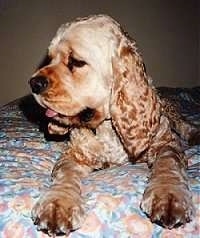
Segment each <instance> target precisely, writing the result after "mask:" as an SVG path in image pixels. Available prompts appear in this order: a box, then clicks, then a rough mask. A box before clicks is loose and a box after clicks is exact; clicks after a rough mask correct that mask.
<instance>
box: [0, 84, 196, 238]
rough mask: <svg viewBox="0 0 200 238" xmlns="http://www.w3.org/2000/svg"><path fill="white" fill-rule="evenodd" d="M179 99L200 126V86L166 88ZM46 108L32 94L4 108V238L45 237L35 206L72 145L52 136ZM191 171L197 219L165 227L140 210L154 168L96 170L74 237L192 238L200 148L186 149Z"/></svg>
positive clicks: (0, 159) (0, 118)
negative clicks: (34, 217)
mask: <svg viewBox="0 0 200 238" xmlns="http://www.w3.org/2000/svg"><path fill="white" fill-rule="evenodd" d="M160 92H162V94H165V95H167V96H168V97H170V98H171V99H172V100H175V101H176V102H179V104H180V109H181V112H182V113H183V115H184V116H185V117H186V118H187V119H188V120H190V121H191V122H192V123H194V124H196V125H197V126H200V88H193V89H169V88H160ZM43 125H45V119H44V118H43V117H42V109H40V108H38V107H37V105H36V104H35V103H34V101H33V98H32V97H31V96H26V97H24V98H22V99H18V100H16V101H14V102H12V103H9V104H8V105H5V106H3V107H2V108H1V109H0V237H1V238H45V237H48V235H46V234H44V233H42V232H39V231H37V229H36V227H35V226H34V225H33V223H32V220H31V217H30V216H31V214H30V211H31V208H32V206H33V204H34V203H35V202H36V200H37V199H38V197H39V195H40V193H41V192H42V191H43V190H44V189H45V188H47V187H48V186H49V185H50V183H51V170H52V168H53V165H54V163H55V162H56V161H57V160H58V159H59V156H60V154H61V151H62V150H63V149H64V148H65V147H66V146H67V143H66V141H67V138H62V139H61V140H60V139H59V138H49V137H48V136H47V135H46V133H45V130H44V131H41V128H44V126H43ZM186 153H187V155H188V157H189V158H190V159H189V169H188V174H189V178H190V183H191V189H192V192H193V200H194V204H195V207H196V216H195V218H194V220H193V221H192V222H190V223H188V224H187V225H185V226H184V227H180V228H177V229H172V230H168V229H164V228H162V227H160V226H158V225H156V224H152V223H151V222H150V220H149V219H148V218H147V217H146V216H145V214H143V212H142V211H141V210H140V207H139V205H140V201H141V199H142V194H143V192H144V189H145V186H146V182H147V175H148V168H147V166H146V165H145V164H136V165H132V164H125V165H123V166H121V167H115V168H111V169H105V170H101V171H96V172H94V173H93V174H91V176H90V177H88V178H86V179H84V180H83V181H82V188H83V196H84V198H85V201H86V211H87V217H86V219H85V221H84V223H83V225H82V228H81V229H79V230H76V231H74V232H72V233H70V235H69V237H70V238H92V237H95V238H103V237H105V238H128V237H129V238H131V237H133V238H137V237H141V238H143V237H144V238H147V237H162V238H167V237H170V238H173V237H179V238H180V237H184V238H185V237H186V238H187V237H188V238H197V237H199V234H200V175H199V167H200V146H193V147H190V148H189V147H188V148H186Z"/></svg>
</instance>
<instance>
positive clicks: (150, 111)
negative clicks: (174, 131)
mask: <svg viewBox="0 0 200 238" xmlns="http://www.w3.org/2000/svg"><path fill="white" fill-rule="evenodd" d="M112 65H113V78H114V79H113V85H112V93H111V108H110V109H111V110H110V112H111V117H112V121H113V125H114V127H115V128H116V131H117V133H118V134H119V136H120V138H121V141H122V143H123V144H124V147H125V149H126V150H127V152H128V154H129V155H130V156H131V157H132V159H137V158H138V156H139V155H141V153H142V152H144V151H145V150H146V149H147V148H148V146H149V142H150V138H151V137H152V136H153V134H154V131H155V130H156V127H157V125H158V123H159V117H160V103H159V102H158V98H157V96H156V93H155V92H154V89H153V87H152V86H151V83H150V80H149V79H148V77H147V75H146V72H145V66H144V63H143V61H142V58H141V56H140V55H139V54H138V52H137V49H136V46H135V43H134V42H131V41H130V40H129V39H128V38H127V37H126V36H124V39H122V40H121V43H120V46H119V48H118V50H117V53H116V55H115V56H114V57H113V62H112Z"/></svg>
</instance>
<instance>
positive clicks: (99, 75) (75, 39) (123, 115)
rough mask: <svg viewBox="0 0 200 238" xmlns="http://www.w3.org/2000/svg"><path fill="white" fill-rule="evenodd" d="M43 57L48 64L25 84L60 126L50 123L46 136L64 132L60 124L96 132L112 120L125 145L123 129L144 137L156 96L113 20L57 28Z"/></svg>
mask: <svg viewBox="0 0 200 238" xmlns="http://www.w3.org/2000/svg"><path fill="white" fill-rule="evenodd" d="M48 54H49V57H50V58H51V62H50V63H49V64H48V65H47V66H45V67H43V68H41V69H39V70H38V71H37V72H36V73H35V74H34V75H33V76H32V78H31V79H30V86H31V89H32V92H33V94H34V96H35V98H36V100H37V102H38V103H39V104H40V105H42V106H43V107H45V108H46V116H47V117H51V118H53V119H54V120H55V121H58V122H59V123H60V125H52V124H50V126H49V131H50V132H52V133H65V132H66V131H65V130H63V131H62V130H61V128H62V127H61V124H63V125H66V126H71V125H73V126H74V125H75V126H80V125H84V126H87V127H91V128H96V127H97V126H98V125H99V124H100V123H101V122H102V121H104V120H105V119H112V120H113V124H114V126H115V127H116V129H117V131H118V132H119V134H120V136H121V138H122V141H123V142H124V143H125V144H126V145H128V143H129V141H127V132H128V131H131V133H133V134H137V135H138V134H140V138H144V139H145V137H146V138H147V137H148V132H149V129H150V130H151V128H152V126H153V124H155V123H156V122H157V119H158V118H157V116H156V113H154V112H153V113H152V111H156V110H157V106H156V105H157V102H156V97H155V95H154V93H153V90H152V88H151V87H150V85H149V80H148V77H147V75H146V72H145V68H144V64H143V61H142V59H141V57H140V55H139V54H138V52H137V49H136V45H135V42H134V41H132V40H130V38H129V37H128V36H127V34H126V33H124V32H123V30H122V29H121V27H120V25H119V24H118V23H117V22H116V21H114V20H113V19H112V18H110V17H108V16H105V15H98V16H90V17H88V18H82V19H78V20H76V21H74V22H72V23H67V24H65V25H62V26H61V27H60V28H59V30H58V32H57V34H56V36H55V37H54V39H53V40H52V42H51V44H50V46H49V52H48ZM131 128H132V129H131ZM147 128H148V129H147ZM132 130H133V131H134V132H132ZM143 147H144V145H142V149H143ZM128 150H129V149H128Z"/></svg>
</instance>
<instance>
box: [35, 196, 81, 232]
mask: <svg viewBox="0 0 200 238" xmlns="http://www.w3.org/2000/svg"><path fill="white" fill-rule="evenodd" d="M83 218H84V209H83V204H79V202H77V200H75V199H73V198H72V197H71V198H70V197H66V196H63V197H62V196H58V195H55V194H51V193H50V194H48V195H45V196H44V197H43V198H41V199H40V200H39V201H38V202H37V203H36V204H35V206H34V207H33V209H32V219H33V222H34V224H35V225H37V229H38V230H42V231H44V232H46V233H48V234H49V235H53V236H54V235H56V234H66V235H67V234H69V232H70V231H71V230H76V229H78V228H80V226H81V223H82V221H83Z"/></svg>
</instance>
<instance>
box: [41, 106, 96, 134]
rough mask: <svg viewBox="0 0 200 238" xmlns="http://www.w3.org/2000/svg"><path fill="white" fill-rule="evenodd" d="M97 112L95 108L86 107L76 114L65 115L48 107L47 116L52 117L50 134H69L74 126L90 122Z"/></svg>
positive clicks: (49, 125) (49, 126) (49, 128)
mask: <svg viewBox="0 0 200 238" xmlns="http://www.w3.org/2000/svg"><path fill="white" fill-rule="evenodd" d="M95 112H96V111H95V109H91V108H88V107H86V108H85V109H84V110H82V111H81V112H79V113H78V114H77V115H75V116H65V115H62V114H60V113H58V112H56V111H54V110H53V109H50V108H47V109H46V112H45V116H46V117H47V118H49V119H50V121H49V124H48V131H49V133H50V134H59V135H64V134H67V133H68V132H70V131H71V129H72V128H74V127H77V126H78V127H79V126H81V125H86V124H87V123H89V122H90V121H91V120H92V118H93V117H94V116H95Z"/></svg>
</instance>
